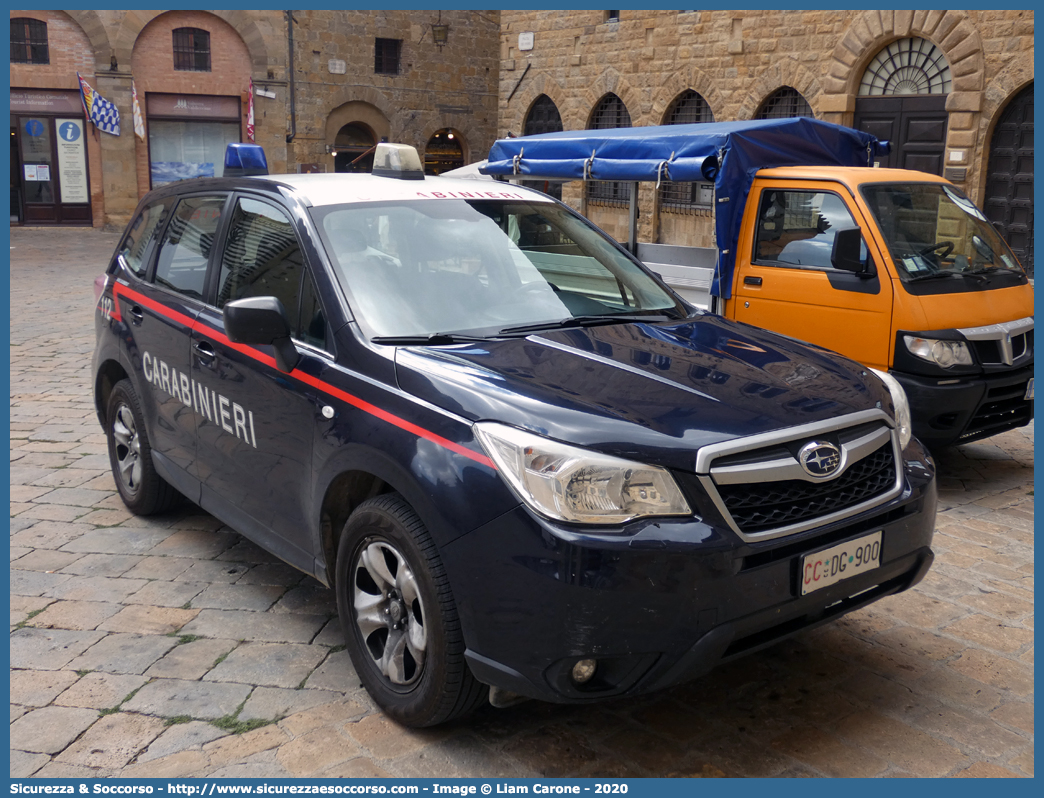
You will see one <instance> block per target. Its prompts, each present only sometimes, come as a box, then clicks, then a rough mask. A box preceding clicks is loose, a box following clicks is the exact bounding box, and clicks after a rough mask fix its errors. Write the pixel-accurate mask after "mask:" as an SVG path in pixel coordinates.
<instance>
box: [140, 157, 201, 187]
mask: <svg viewBox="0 0 1044 798" xmlns="http://www.w3.org/2000/svg"><path fill="white" fill-rule="evenodd" d="M213 176H214V164H212V163H185V162H184V161H153V162H152V187H153V188H157V187H159V186H162V185H166V184H167V183H173V182H175V181H176V180H189V179H191V178H193V177H213Z"/></svg>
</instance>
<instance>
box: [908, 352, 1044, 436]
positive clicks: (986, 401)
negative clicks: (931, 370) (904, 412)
mask: <svg viewBox="0 0 1044 798" xmlns="http://www.w3.org/2000/svg"><path fill="white" fill-rule="evenodd" d="M890 373H891V374H892V376H893V377H895V378H896V379H897V380H898V381H899V384H900V385H902V386H903V389H904V390H905V391H906V396H907V398H908V399H909V400H910V412H911V414H912V416H913V432H914V435H916V436H917V438H918V439H919V440H921V441H922V442H923V443H925V444H926V445H927V446H929V447H930V448H933V449H938V448H943V447H945V446H953V445H955V444H958V443H969V442H971V441H975V440H979V439H980V438H987V437H989V436H990V435H996V434H998V433H1001V432H1005V431H1007V430H1009V429H1015V428H1016V427H1023V426H1025V425H1026V424H1028V423H1029V422H1030V421H1031V420H1032V419H1033V400H1027V399H1025V398H1024V396H1025V393H1026V383H1027V382H1028V381H1029V379H1030V378H1031V377H1032V376H1033V366H1032V365H1030V366H1027V367H1024V368H1020V369H1017V370H1015V371H1006V372H1000V373H996V374H988V375H986V376H985V377H973V378H967V379H966V378H961V379H960V382H957V383H955V384H953V385H940V384H939V378H937V377H921V376H917V375H913V374H905V373H903V372H899V371H892V372H890Z"/></svg>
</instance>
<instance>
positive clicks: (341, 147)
mask: <svg viewBox="0 0 1044 798" xmlns="http://www.w3.org/2000/svg"><path fill="white" fill-rule="evenodd" d="M376 143H377V142H376V141H375V140H374V137H373V133H371V132H370V130H369V128H366V127H364V126H363V125H360V124H359V123H357V122H349V123H348V124H347V125H344V126H343V127H342V128H341V129H340V130H338V131H337V136H336V137H335V138H334V144H333V157H334V171H335V172H365V173H368V172H369V171H370V170H371V169H372V168H373V153H372V152H370V150H372V149H373V146H374V145H375V144H376Z"/></svg>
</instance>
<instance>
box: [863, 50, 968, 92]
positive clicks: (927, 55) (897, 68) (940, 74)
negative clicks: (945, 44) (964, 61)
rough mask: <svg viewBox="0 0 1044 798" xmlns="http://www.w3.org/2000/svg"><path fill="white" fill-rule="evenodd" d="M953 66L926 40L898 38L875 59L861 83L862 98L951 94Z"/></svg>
mask: <svg viewBox="0 0 1044 798" xmlns="http://www.w3.org/2000/svg"><path fill="white" fill-rule="evenodd" d="M949 93H950V65H949V64H948V63H947V62H946V57H945V56H944V55H943V54H942V51H941V50H940V49H939V48H938V47H936V46H935V45H934V44H932V43H931V42H930V41H928V40H927V39H917V38H907V39H899V40H898V41H894V42H892V43H891V44H890V45H888V46H887V47H885V48H884V49H883V50H881V52H879V53H878V54H877V55H876V56H874V60H873V61H871V62H870V64H869V65H868V66H867V68H866V72H864V73H863V80H862V81H861V82H860V84H859V94H860V95H862V96H882V95H891V94H949Z"/></svg>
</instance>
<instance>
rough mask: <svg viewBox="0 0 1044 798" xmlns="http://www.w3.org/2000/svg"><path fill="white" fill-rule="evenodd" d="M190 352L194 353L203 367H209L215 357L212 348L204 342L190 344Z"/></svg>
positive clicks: (215, 354)
mask: <svg viewBox="0 0 1044 798" xmlns="http://www.w3.org/2000/svg"><path fill="white" fill-rule="evenodd" d="M192 351H193V352H195V353H196V357H198V358H199V361H200V362H201V363H202V364H203V365H204V366H209V365H210V364H211V363H213V362H214V358H216V357H217V353H216V352H214V347H212V346H211V345H210V344H209V343H207V342H206V341H195V342H193V344H192Z"/></svg>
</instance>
